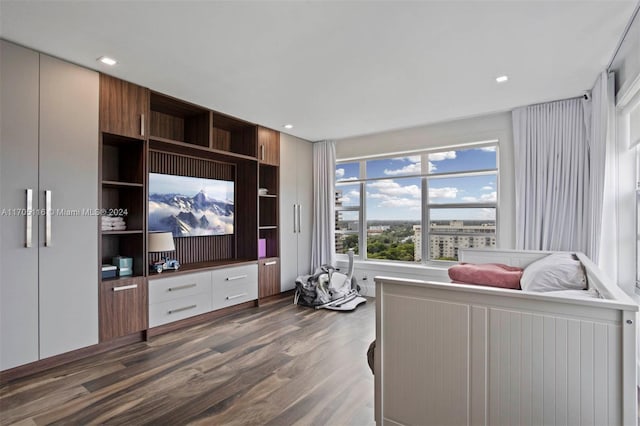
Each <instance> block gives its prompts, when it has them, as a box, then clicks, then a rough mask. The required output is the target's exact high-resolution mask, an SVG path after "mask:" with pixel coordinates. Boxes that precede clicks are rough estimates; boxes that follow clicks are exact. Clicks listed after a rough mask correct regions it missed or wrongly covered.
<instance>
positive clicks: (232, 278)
mask: <svg viewBox="0 0 640 426" xmlns="http://www.w3.org/2000/svg"><path fill="white" fill-rule="evenodd" d="M243 278H247V274H244V275H236V276H235V277H227V278H226V280H227V281H234V280H241V279H243Z"/></svg>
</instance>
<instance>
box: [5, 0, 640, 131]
mask: <svg viewBox="0 0 640 426" xmlns="http://www.w3.org/2000/svg"><path fill="white" fill-rule="evenodd" d="M635 5H636V0H627V1H615V0H607V1H604V0H603V1H594V0H591V1H571V0H557V1H550V2H549V1H547V2H542V1H518V0H503V1H482V0H476V1H446V2H445V1H440V2H436V1H422V2H419V1H413V2H399V1H376V2H373V1H369V2H365V1H350V2H346V1H342V2H341V1H316V2H312V1H282V2H274V1H256V2H246V1H236V2H220V1H154V2H152V1H110V2H109V1H64V2H61V1H7V0H2V1H1V3H0V25H1V26H0V35H1V36H2V37H3V38H5V39H8V40H12V41H15V42H18V43H20V44H23V45H25V46H29V47H32V48H35V49H38V50H41V51H43V52H46V53H49V54H52V55H55V56H58V57H61V58H64V59H67V60H70V61H73V62H76V63H78V64H81V65H84V66H87V67H90V68H94V69H99V70H102V71H104V72H107V73H109V74H113V75H115V76H118V77H121V78H123V79H126V80H130V81H132V82H135V83H138V84H141V85H144V86H147V87H150V88H152V89H154V90H156V91H159V92H163V93H167V94H170V95H173V96H176V97H178V98H181V99H185V100H189V101H191V102H194V103H197V104H200V105H203V106H207V107H209V108H211V109H215V110H218V111H222V112H226V113H228V114H231V115H235V116H237V117H240V118H244V119H246V120H249V121H253V122H256V123H260V124H262V125H265V126H268V127H272V128H275V129H280V130H284V129H282V125H284V124H285V123H292V124H293V125H294V126H295V127H294V128H293V129H292V130H288V131H287V133H291V134H294V135H296V136H300V137H302V138H305V139H309V140H319V139H326V138H342V137H347V136H354V135H361V134H367V133H375V132H379V131H384V130H390V129H397V128H404V127H409V126H415V125H420V124H426V123H433V122H438V121H444V120H449V119H453V118H460V117H467V116H473V115H479V114H484V113H489V112H496V111H505V110H509V109H511V108H513V107H515V106H520V105H526V104H531V103H536V102H542V101H548V100H554V99H560V98H566V97H572V96H577V95H580V94H581V93H582V91H584V90H586V89H589V88H590V87H591V86H592V85H593V82H594V80H595V78H596V76H597V74H598V72H600V71H602V70H603V69H604V68H605V67H606V66H607V64H608V62H609V60H610V59H611V57H612V55H613V52H614V50H615V48H616V46H617V44H618V41H619V40H620V37H621V35H622V32H623V30H624V28H625V25H626V24H627V22H628V20H629V19H630V17H631V14H632V13H633V10H634V7H635ZM101 55H108V56H112V57H114V58H116V59H117V60H118V61H119V64H118V65H117V66H115V67H113V68H108V67H106V66H103V65H101V64H99V63H97V62H96V58H97V57H99V56H101ZM503 74H507V75H508V76H509V82H508V83H505V84H501V85H498V84H496V82H495V78H496V77H497V76H499V75H503Z"/></svg>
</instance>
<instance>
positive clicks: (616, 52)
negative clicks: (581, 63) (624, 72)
mask: <svg viewBox="0 0 640 426" xmlns="http://www.w3.org/2000/svg"><path fill="white" fill-rule="evenodd" d="M639 11H640V0H639V1H638V3H636V8H635V10H634V11H633V13H632V14H631V19H630V20H629V22H628V23H627V26H626V27H625V29H624V31H623V32H622V37H621V38H620V41H618V46H616V50H615V51H614V52H613V56H612V57H611V60H610V61H609V65H607V71H609V70H611V65H613V61H615V60H616V56H618V52H619V51H620V48H621V47H622V43H624V40H625V39H626V38H627V35H628V34H629V31H630V30H631V26H632V25H633V22H634V21H635V20H636V17H637V16H638V12H639ZM638 25H640V24H638Z"/></svg>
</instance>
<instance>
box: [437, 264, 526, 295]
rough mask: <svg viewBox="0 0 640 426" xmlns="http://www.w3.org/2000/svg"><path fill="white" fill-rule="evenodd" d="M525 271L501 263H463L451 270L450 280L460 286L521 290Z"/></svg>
mask: <svg viewBox="0 0 640 426" xmlns="http://www.w3.org/2000/svg"><path fill="white" fill-rule="evenodd" d="M523 271H524V269H522V268H516V267H514V266H508V265H503V264H501V263H482V264H473V263H461V264H459V265H455V266H452V267H450V268H449V278H451V279H452V280H453V282H455V283H459V284H476V285H486V286H490V287H500V288H511V289H515V290H520V278H521V277H522V272H523Z"/></svg>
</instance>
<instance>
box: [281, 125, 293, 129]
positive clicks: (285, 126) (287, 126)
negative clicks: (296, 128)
mask: <svg viewBox="0 0 640 426" xmlns="http://www.w3.org/2000/svg"><path fill="white" fill-rule="evenodd" d="M282 127H284V128H285V129H293V124H285V125H284V126H282Z"/></svg>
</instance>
